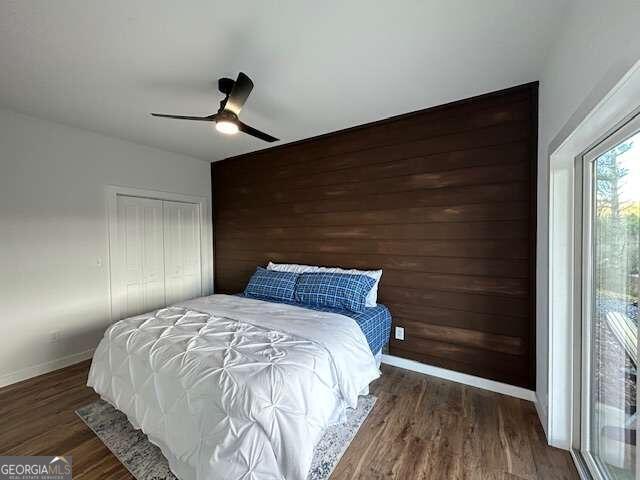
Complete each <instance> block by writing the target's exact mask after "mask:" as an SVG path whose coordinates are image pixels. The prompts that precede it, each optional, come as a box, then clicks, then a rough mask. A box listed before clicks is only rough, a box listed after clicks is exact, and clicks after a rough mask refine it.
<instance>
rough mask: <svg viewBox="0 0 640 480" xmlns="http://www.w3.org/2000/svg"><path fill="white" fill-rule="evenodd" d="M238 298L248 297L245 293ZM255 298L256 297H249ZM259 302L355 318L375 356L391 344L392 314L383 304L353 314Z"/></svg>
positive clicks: (343, 311)
mask: <svg viewBox="0 0 640 480" xmlns="http://www.w3.org/2000/svg"><path fill="white" fill-rule="evenodd" d="M238 296H241V297H246V295H244V294H243V293H240V294H238ZM248 298H254V297H248ZM259 300H262V301H265V302H273V303H283V304H286V305H296V306H298V307H301V308H306V309H309V310H315V311H319V312H330V313H337V314H339V315H345V316H347V317H349V318H353V319H354V320H355V321H356V323H357V324H358V326H359V327H360V329H361V330H362V333H364V336H365V337H366V339H367V344H368V345H369V348H370V349H371V352H372V353H373V354H374V355H375V354H377V353H379V352H380V351H381V350H382V347H384V346H385V345H386V344H387V343H388V342H389V335H390V333H391V312H390V311H389V309H388V308H387V307H386V306H384V305H381V304H377V305H376V306H375V307H367V308H365V309H364V310H363V311H362V312H360V313H358V312H352V311H351V310H340V309H336V308H329V307H316V306H313V305H306V304H302V303H297V302H288V301H284V300H273V299H270V298H260V299H259Z"/></svg>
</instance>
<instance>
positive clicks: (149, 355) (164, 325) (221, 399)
mask: <svg viewBox="0 0 640 480" xmlns="http://www.w3.org/2000/svg"><path fill="white" fill-rule="evenodd" d="M379 375H380V372H379V370H378V368H377V366H376V362H375V360H374V356H373V355H372V353H371V349H370V347H369V345H368V343H367V340H366V338H365V335H364V333H363V332H362V330H361V329H360V327H359V326H358V324H357V323H356V322H354V321H352V320H351V319H350V318H346V317H345V316H344V315H339V314H336V313H333V312H322V311H314V310H310V309H304V308H300V307H297V306H293V305H285V304H277V303H272V302H264V301H260V300H254V299H250V298H242V297H238V296H229V295H212V296H209V297H202V298H198V299H194V300H190V301H187V302H183V303H180V304H178V305H174V306H172V307H168V308H164V309H161V310H158V311H155V312H150V313H148V314H144V315H138V316H135V317H131V318H128V319H124V320H121V321H119V322H116V323H114V324H113V325H112V326H110V327H109V328H108V329H107V331H106V332H105V335H104V337H103V339H102V340H101V342H100V344H99V345H98V348H97V349H96V353H95V355H94V358H93V362H92V365H91V370H90V372H89V379H88V385H89V386H91V387H93V388H94V389H95V390H96V392H98V394H100V396H101V397H102V398H103V399H105V400H106V401H108V402H109V403H111V404H112V405H114V406H115V407H116V408H117V409H119V410H120V411H122V412H124V413H125V414H126V415H127V417H128V419H129V421H130V422H131V424H132V425H133V426H134V427H136V428H141V429H142V430H143V431H144V433H146V434H147V436H148V438H149V440H150V441H151V442H152V443H154V444H156V445H158V446H159V447H160V449H161V450H162V452H163V454H164V456H165V457H166V458H167V459H168V461H169V465H170V467H171V470H172V471H173V472H174V473H175V474H176V476H177V477H178V478H180V479H181V480H205V479H207V480H216V479H221V480H222V479H225V480H236V479H238V480H239V479H247V478H259V479H261V480H263V479H264V480H271V479H273V480H276V479H277V480H283V479H288V480H303V479H305V478H306V476H307V473H308V471H309V467H310V465H311V460H312V458H313V448H314V446H315V444H316V443H317V442H318V440H319V439H320V437H321V436H322V433H323V432H324V430H325V429H326V428H327V427H328V426H329V425H331V424H332V423H335V422H339V421H343V420H344V417H345V412H346V408H347V407H355V406H356V404H357V399H358V394H359V393H361V392H363V391H366V389H367V388H368V385H369V383H370V382H371V381H373V380H375V379H376V378H377V377H378V376H379Z"/></svg>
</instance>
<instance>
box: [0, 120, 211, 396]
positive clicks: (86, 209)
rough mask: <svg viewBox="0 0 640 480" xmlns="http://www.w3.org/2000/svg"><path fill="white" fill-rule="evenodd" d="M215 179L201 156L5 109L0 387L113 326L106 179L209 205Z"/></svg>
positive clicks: (78, 351)
mask: <svg viewBox="0 0 640 480" xmlns="http://www.w3.org/2000/svg"><path fill="white" fill-rule="evenodd" d="M210 178H211V177H210V170H209V164H208V163H207V162H204V161H202V160H197V159H194V158H191V157H186V156H182V155H176V154H172V153H168V152H164V151H161V150H157V149H154V148H149V147H144V146H140V145H137V144H134V143H130V142H126V141H122V140H117V139H113V138H109V137H106V136H103V135H100V134H96V133H92V132H89V131H85V130H80V129H76V128H71V127H67V126H64V125H60V124H56V123H50V122H46V121H41V120H38V119H35V118H32V117H27V116H24V115H21V114H17V113H14V112H11V111H8V110H0V312H1V317H0V325H1V332H2V339H1V340H0V341H1V342H2V343H1V345H2V348H0V384H3V383H10V382H11V381H15V380H17V379H20V378H26V377H29V376H32V375H33V374H37V373H40V372H42V371H43V370H46V369H47V368H52V367H58V366H60V365H62V364H64V363H65V362H66V363H69V362H71V363H73V361H77V360H78V359H81V358H82V357H83V352H87V351H90V350H91V349H93V348H95V346H96V345H97V342H98V340H99V338H100V337H101V336H102V334H103V332H104V329H105V327H106V326H107V325H108V322H109V310H110V301H109V272H108V266H107V259H108V235H107V217H106V196H105V186H106V185H121V186H129V187H136V188H144V189H149V190H157V191H165V192H174V193H182V194H187V195H194V196H201V197H206V198H207V204H208V205H209V206H210V204H211V180H210ZM209 208H210V207H209ZM205 218H207V219H210V218H211V215H210V213H207V215H206V216H205ZM206 228H207V232H208V233H207V239H208V243H209V244H211V224H210V222H209V224H208V225H206ZM99 261H100V262H101V266H100V265H99V264H98V263H99ZM205 282H206V283H205V285H207V291H211V288H212V275H211V267H209V270H208V271H207V278H206V280H205ZM55 331H59V332H60V333H61V335H62V337H61V338H60V340H59V341H58V342H53V343H52V342H51V337H52V333H53V332H55ZM85 355H86V354H85Z"/></svg>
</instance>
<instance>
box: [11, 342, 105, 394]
mask: <svg viewBox="0 0 640 480" xmlns="http://www.w3.org/2000/svg"><path fill="white" fill-rule="evenodd" d="M94 351H95V348H92V349H90V350H85V351H84V352H80V353H74V354H73V355H68V356H66V357H62V358H57V359H55V360H51V361H50V362H45V363H40V364H38V365H32V366H31V367H27V368H23V369H21V370H18V371H16V372H10V373H5V374H4V375H2V376H0V388H1V387H6V386H7V385H13V384H14V383H18V382H22V381H23V380H28V379H30V378H33V377H37V376H38V375H43V374H45V373H49V372H53V371H54V370H59V369H61V368H64V367H68V366H70V365H74V364H76V363H80V362H82V361H84V360H88V359H90V358H91V357H93V352H94Z"/></svg>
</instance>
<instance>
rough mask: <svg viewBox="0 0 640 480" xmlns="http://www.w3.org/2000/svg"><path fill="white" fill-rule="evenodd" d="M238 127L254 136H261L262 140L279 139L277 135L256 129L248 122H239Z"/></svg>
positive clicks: (271, 140)
mask: <svg viewBox="0 0 640 480" xmlns="http://www.w3.org/2000/svg"><path fill="white" fill-rule="evenodd" d="M238 129H239V130H240V131H241V132H244V133H247V134H249V135H251V136H253V137H256V138H259V139H260V140H264V141H265V142H277V141H278V139H277V138H276V137H272V136H271V135H269V134H268V133H264V132H261V131H260V130H256V129H255V128H253V127H250V126H249V125H247V124H246V123H242V122H240V121H239V122H238Z"/></svg>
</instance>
